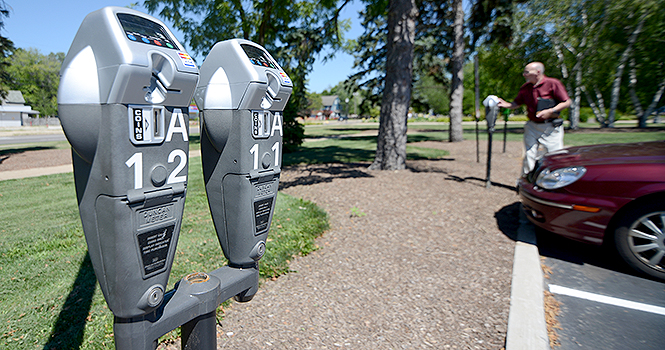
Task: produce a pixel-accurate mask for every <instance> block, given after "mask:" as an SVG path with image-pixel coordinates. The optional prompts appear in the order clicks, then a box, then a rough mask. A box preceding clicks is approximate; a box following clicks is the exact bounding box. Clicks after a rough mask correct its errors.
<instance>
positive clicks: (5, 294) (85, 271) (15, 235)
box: [0, 157, 328, 349]
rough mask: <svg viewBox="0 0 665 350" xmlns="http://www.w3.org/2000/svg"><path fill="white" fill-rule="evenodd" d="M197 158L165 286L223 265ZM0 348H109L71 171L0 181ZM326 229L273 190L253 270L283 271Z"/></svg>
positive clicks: (108, 327) (304, 206) (316, 216)
mask: <svg viewBox="0 0 665 350" xmlns="http://www.w3.org/2000/svg"><path fill="white" fill-rule="evenodd" d="M200 159H201V158H200V157H195V158H191V159H190V175H189V180H188V190H187V200H186V204H185V212H184V219H183V223H182V229H181V233H180V239H179V242H178V249H177V252H176V257H175V261H174V264H173V269H172V271H171V276H170V279H169V285H170V286H169V288H172V287H173V284H174V283H175V282H177V281H178V280H179V279H180V278H182V277H184V276H185V275H187V274H189V273H191V272H194V271H212V270H214V269H216V268H219V267H221V266H222V265H224V264H225V259H224V257H223V254H222V251H221V248H220V247H219V244H218V242H217V236H216V234H215V230H214V227H213V224H212V220H211V217H210V212H209V210H208V203H207V199H206V196H205V191H204V185H203V176H202V173H201V160H200ZM0 211H1V212H2V219H1V220H2V221H1V224H2V225H1V226H0V227H1V228H0V279H1V280H2V281H3V282H4V283H2V284H1V285H0V321H2V322H1V323H0V349H37V348H40V349H70V348H80V349H113V348H114V343H113V336H112V333H113V314H112V313H111V311H110V310H109V309H108V308H107V306H106V303H105V301H104V298H103V296H102V294H101V291H100V289H99V287H98V284H97V282H96V279H95V276H94V272H93V269H92V265H91V263H90V260H89V257H88V256H87V247H86V243H85V238H84V234H83V231H82V229H81V224H80V220H79V216H78V208H77V203H76V194H75V190H74V179H73V176H72V174H71V173H69V174H58V175H50V176H42V177H37V178H27V179H19V180H7V181H0ZM327 227H328V221H327V217H326V214H325V213H324V212H323V211H322V210H321V209H319V208H318V207H316V206H315V205H314V204H312V203H310V202H307V201H303V200H301V199H297V198H294V197H290V196H288V195H285V194H282V193H279V194H278V197H277V203H276V210H275V214H274V217H273V224H272V228H271V231H270V235H269V236H268V237H269V242H268V244H267V252H266V255H265V256H264V258H263V259H262V260H261V271H260V273H261V276H263V277H271V276H277V275H280V274H283V273H285V272H287V271H288V262H289V260H290V259H292V258H293V256H296V255H305V254H307V253H309V252H311V251H313V250H315V249H317V247H316V246H315V243H314V239H315V238H316V237H317V236H319V235H321V234H322V233H323V231H324V230H325V229H327Z"/></svg>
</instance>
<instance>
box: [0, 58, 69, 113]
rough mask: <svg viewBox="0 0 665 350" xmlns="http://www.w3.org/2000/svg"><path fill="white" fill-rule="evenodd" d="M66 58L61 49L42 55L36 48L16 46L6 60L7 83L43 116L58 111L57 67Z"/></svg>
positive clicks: (58, 69)
mask: <svg viewBox="0 0 665 350" xmlns="http://www.w3.org/2000/svg"><path fill="white" fill-rule="evenodd" d="M64 59H65V54H64V53H63V52H58V53H50V54H48V55H43V54H42V53H40V52H39V50H37V49H32V48H31V49H27V50H26V49H16V50H15V51H14V53H13V54H11V56H9V57H7V58H6V59H5V61H6V62H11V65H10V66H9V67H7V69H6V73H7V75H8V78H9V80H8V82H7V86H8V87H9V88H10V89H12V90H20V91H21V92H22V93H23V98H25V101H26V102H27V103H28V104H29V105H31V106H32V108H33V109H35V110H37V111H39V112H40V114H41V115H42V116H55V115H57V114H58V101H57V97H58V85H59V84H60V67H61V65H62V62H63V61H64Z"/></svg>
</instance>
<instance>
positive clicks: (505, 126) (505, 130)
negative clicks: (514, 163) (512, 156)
mask: <svg viewBox="0 0 665 350" xmlns="http://www.w3.org/2000/svg"><path fill="white" fill-rule="evenodd" d="M508 111H509V110H508V109H506V110H504V112H503V153H506V141H507V139H508V113H506V112H508Z"/></svg>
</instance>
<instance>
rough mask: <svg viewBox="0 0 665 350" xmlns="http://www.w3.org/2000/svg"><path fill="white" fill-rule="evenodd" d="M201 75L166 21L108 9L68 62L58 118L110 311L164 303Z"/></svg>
mask: <svg viewBox="0 0 665 350" xmlns="http://www.w3.org/2000/svg"><path fill="white" fill-rule="evenodd" d="M198 78H199V74H198V69H197V68H196V65H195V64H193V61H192V60H191V57H189V55H188V54H187V53H186V52H185V50H184V48H183V46H182V45H181V44H180V43H179V42H178V41H177V40H176V39H175V37H174V36H173V33H171V31H170V30H169V29H168V28H167V27H166V26H165V25H164V24H163V23H162V22H160V21H159V20H157V19H155V18H154V17H151V16H148V15H146V14H143V13H141V12H138V11H135V10H132V9H127V8H120V7H106V8H103V9H101V10H98V11H95V12H92V13H90V14H89V15H88V16H87V17H86V18H85V19H84V20H83V23H82V24H81V27H80V28H79V31H78V33H77V34H76V37H75V38H74V41H73V42H72V45H71V47H70V49H69V52H68V53H67V56H66V57H65V61H64V62H63V65H62V71H61V79H60V86H59V90H58V111H59V114H60V119H61V121H62V126H63V130H64V131H65V134H66V136H67V139H68V140H69V142H70V143H71V145H72V159H73V163H74V178H75V181H76V192H77V197H78V202H79V212H80V215H81V222H82V223H83V230H84V232H85V237H86V241H87V243H88V249H89V252H90V258H91V260H92V263H93V266H94V269H95V274H96V275H97V279H98V280H99V284H100V286H101V289H102V292H103V293H104V297H105V298H106V302H107V303H108V305H109V307H110V309H111V310H112V311H113V313H114V314H115V316H117V317H119V318H132V317H138V316H141V315H145V314H147V313H149V312H151V311H152V310H154V309H155V308H156V307H157V306H159V305H160V304H161V303H162V300H163V296H164V291H165V288H166V285H167V282H168V275H169V273H170V270H171V265H172V263H173V257H174V254H175V249H176V244H177V241H178V236H179V232H180V224H181V221H182V210H183V208H184V202H185V190H186V187H187V170H188V161H189V159H188V152H189V137H188V124H187V123H188V120H189V113H188V107H189V104H190V101H191V99H192V95H193V94H194V91H195V88H196V85H197V82H198Z"/></svg>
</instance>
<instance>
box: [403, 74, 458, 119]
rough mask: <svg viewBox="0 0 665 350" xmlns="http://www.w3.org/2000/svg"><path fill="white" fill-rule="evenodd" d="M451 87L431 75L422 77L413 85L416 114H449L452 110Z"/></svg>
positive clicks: (413, 102)
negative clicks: (430, 111)
mask: <svg viewBox="0 0 665 350" xmlns="http://www.w3.org/2000/svg"><path fill="white" fill-rule="evenodd" d="M449 95H450V92H449V87H448V86H447V85H444V84H442V83H440V82H437V81H436V79H435V78H434V77H433V76H431V75H422V76H421V77H420V79H418V80H417V81H416V82H415V83H414V85H413V98H412V100H411V106H412V108H413V109H414V111H415V112H419V113H429V110H430V109H431V110H432V112H433V113H434V114H447V113H448V110H449V109H450V97H449Z"/></svg>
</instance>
